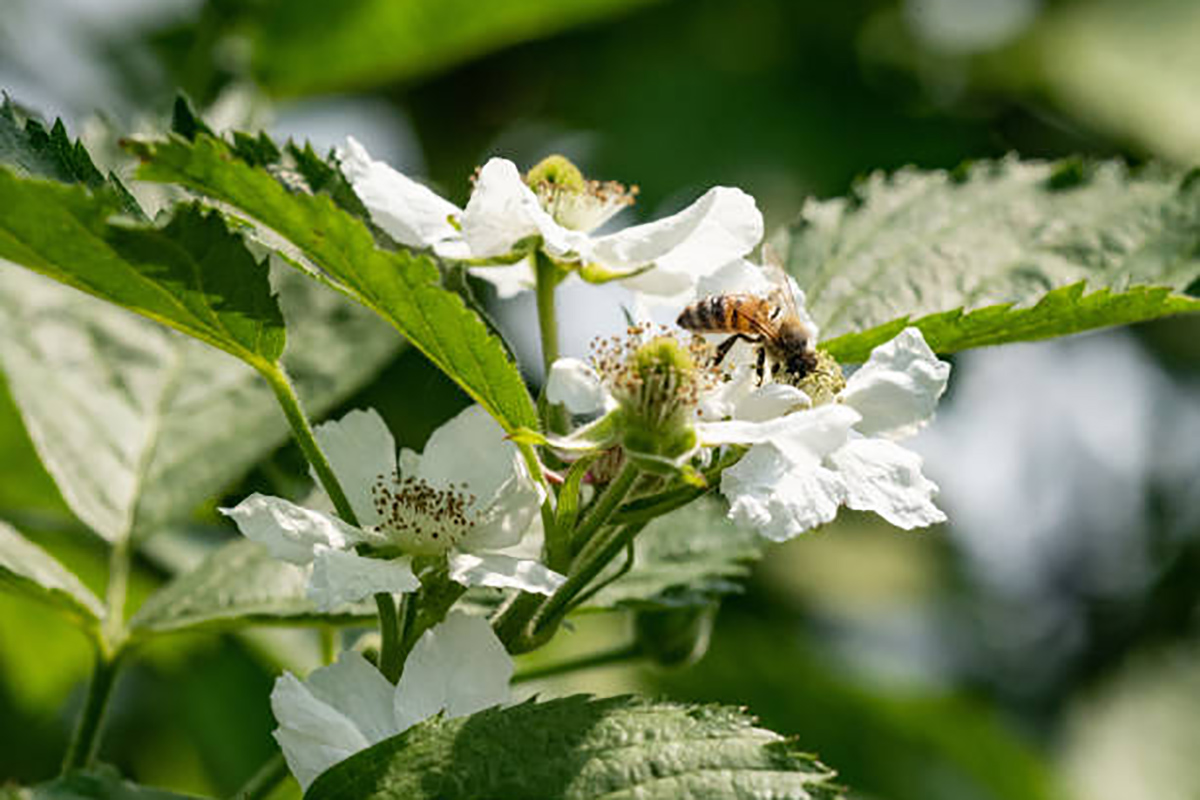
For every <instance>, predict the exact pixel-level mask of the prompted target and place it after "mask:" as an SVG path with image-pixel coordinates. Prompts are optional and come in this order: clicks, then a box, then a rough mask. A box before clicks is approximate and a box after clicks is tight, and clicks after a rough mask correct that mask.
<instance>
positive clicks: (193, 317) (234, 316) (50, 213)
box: [0, 168, 284, 364]
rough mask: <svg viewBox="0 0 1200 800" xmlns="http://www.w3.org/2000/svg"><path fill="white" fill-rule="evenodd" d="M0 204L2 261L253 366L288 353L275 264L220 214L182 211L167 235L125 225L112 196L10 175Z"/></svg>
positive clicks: (4, 176) (0, 190)
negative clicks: (272, 270) (258, 255)
mask: <svg viewBox="0 0 1200 800" xmlns="http://www.w3.org/2000/svg"><path fill="white" fill-rule="evenodd" d="M0 206H3V207H4V208H5V213H4V215H3V216H2V217H0V257H2V258H7V259H8V260H10V261H13V262H15V263H18V264H21V265H23V266H26V267H28V268H30V269H32V270H34V271H35V272H40V273H41V274H43V275H47V276H49V277H51V278H54V279H55V280H58V281H61V282H62V283H65V284H67V285H69V286H74V287H75V288H77V289H81V290H82V291H85V292H88V293H89V294H93V295H95V296H97V297H99V298H101V299H104V300H108V301H109V302H112V303H116V304H117V305H121V306H124V307H126V308H128V309H130V310H131V311H135V312H137V313H139V314H142V315H143V316H146V317H149V318H150V319H153V320H155V321H157V322H161V323H163V324H165V325H169V326H171V327H173V328H176V329H177V330H180V331H183V332H184V333H187V334H189V335H191V336H194V337H196V338H197V339H200V340H202V341H204V342H207V343H208V344H210V345H212V346H214V347H218V348H220V349H222V350H224V351H226V352H228V353H230V354H232V355H234V356H236V357H238V358H240V359H242V360H243V361H246V362H248V363H251V364H263V363H271V362H274V361H275V360H277V359H278V358H279V356H280V354H281V353H282V352H283V346H284V329H283V317H282V316H281V314H280V312H279V306H278V303H277V301H276V299H275V297H274V296H273V295H272V294H271V287H270V284H269V282H268V279H267V266H266V264H265V262H264V263H259V262H258V261H257V260H256V259H255V258H254V257H253V256H252V255H251V254H250V251H249V250H248V249H246V245H245V243H244V242H243V241H242V237H241V236H240V235H238V234H235V233H231V232H230V231H229V230H228V229H227V228H226V227H225V223H224V221H223V219H222V218H221V215H220V214H219V213H218V212H216V211H205V210H204V209H203V208H202V207H201V206H200V205H199V204H195V205H184V206H178V207H176V209H175V214H174V217H173V218H172V219H171V221H170V222H169V223H168V224H167V225H165V226H163V227H157V226H151V225H125V224H119V223H117V222H114V221H112V217H114V216H115V215H117V214H119V213H120V212H121V208H120V207H119V206H118V205H117V204H116V203H115V201H114V198H113V197H112V196H111V195H108V194H103V193H101V194H94V193H92V192H91V191H89V190H87V189H85V188H83V187H82V186H69V185H64V184H60V183H54V182H51V181H42V180H35V179H29V178H20V177H18V176H17V175H15V174H14V173H12V172H10V171H9V170H7V169H3V168H0Z"/></svg>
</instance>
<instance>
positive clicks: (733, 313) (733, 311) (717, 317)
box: [675, 294, 745, 333]
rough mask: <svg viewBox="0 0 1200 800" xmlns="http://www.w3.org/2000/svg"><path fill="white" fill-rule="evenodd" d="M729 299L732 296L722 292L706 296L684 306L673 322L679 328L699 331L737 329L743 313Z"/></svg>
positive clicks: (716, 331)
mask: <svg viewBox="0 0 1200 800" xmlns="http://www.w3.org/2000/svg"><path fill="white" fill-rule="evenodd" d="M731 300H732V298H730V297H729V296H728V295H723V294H718V295H713V296H712V297H706V298H705V299H703V300H701V301H699V302H698V303H693V304H692V305H690V306H688V307H687V308H685V309H684V310H683V313H682V314H680V315H679V319H677V320H676V321H675V323H676V324H677V325H678V326H679V327H681V328H686V329H687V330H689V331H697V332H700V333H703V332H711V333H721V332H732V331H739V330H741V329H742V325H743V324H744V321H743V319H742V318H743V317H744V316H745V314H743V313H742V312H741V311H740V310H739V309H738V304H737V303H736V302H732V301H731Z"/></svg>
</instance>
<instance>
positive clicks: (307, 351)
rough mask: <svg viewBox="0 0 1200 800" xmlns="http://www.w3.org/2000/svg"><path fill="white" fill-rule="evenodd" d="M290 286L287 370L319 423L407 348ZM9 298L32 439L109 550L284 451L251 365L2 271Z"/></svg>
mask: <svg viewBox="0 0 1200 800" xmlns="http://www.w3.org/2000/svg"><path fill="white" fill-rule="evenodd" d="M280 278H281V280H279V281H277V283H278V285H279V289H280V294H281V300H282V305H283V307H284V310H285V313H287V314H288V315H289V316H290V317H291V318H292V319H293V320H294V323H293V325H292V329H293V331H294V335H293V337H292V346H293V350H294V353H295V356H293V355H292V352H293V350H289V353H288V354H287V355H285V357H284V363H285V364H287V365H288V366H289V368H291V371H292V373H293V375H294V377H295V380H296V384H297V388H298V390H299V393H300V396H301V398H302V399H303V400H304V401H305V403H306V405H307V407H308V409H309V412H310V413H312V414H314V415H318V416H319V415H320V414H322V413H324V412H326V411H328V409H330V408H331V407H332V406H333V405H334V404H335V403H337V402H338V401H340V400H341V399H342V398H344V397H345V396H346V395H347V394H349V392H350V391H351V390H353V389H354V388H356V387H357V386H359V385H361V384H362V383H363V382H364V381H365V380H366V379H367V378H369V377H371V376H373V375H374V374H375V372H376V371H378V369H379V368H380V367H381V366H382V364H383V363H385V362H386V361H387V360H388V359H389V358H390V357H391V356H392V354H393V353H394V352H395V349H396V347H397V346H398V342H397V340H396V338H395V337H394V336H393V335H391V334H389V333H388V332H387V331H386V329H385V328H384V326H382V325H381V324H380V323H379V322H378V321H377V320H376V319H374V318H373V316H372V315H370V314H369V313H367V312H365V311H363V310H361V309H358V308H356V307H354V306H353V305H352V304H348V303H347V302H346V301H345V300H344V299H342V298H340V297H338V296H337V295H336V293H333V292H329V291H326V290H324V289H322V288H321V287H320V286H318V285H317V284H315V283H314V282H313V281H311V280H309V279H308V278H305V277H304V276H302V275H300V274H298V273H295V272H293V271H291V270H286V271H284V272H283V273H282V274H281V276H280ZM0 287H2V288H3V291H0V363H2V364H3V366H4V370H5V373H6V375H7V377H8V382H9V388H10V390H11V392H12V395H13V398H14V400H15V401H16V403H17V406H18V408H19V409H20V410H21V416H22V418H23V420H24V422H25V426H26V428H27V430H28V431H29V434H30V437H31V438H32V439H33V442H34V444H35V446H36V447H37V450H38V453H39V455H40V456H41V458H42V461H43V463H44V464H45V465H46V467H47V470H48V471H49V472H50V474H51V475H52V476H54V479H55V481H56V483H57V484H58V486H59V489H60V491H61V492H62V494H63V497H64V499H65V500H66V501H67V503H68V505H69V506H70V507H71V509H72V510H73V511H74V512H75V513H76V515H78V517H79V518H80V519H81V520H82V521H83V522H84V523H86V524H87V525H89V526H90V527H91V528H93V529H94V530H95V531H96V532H97V533H100V534H101V535H102V536H104V537H105V538H107V539H109V540H110V541H117V540H119V539H121V538H123V537H125V536H128V535H130V534H131V533H133V532H135V531H137V532H139V533H141V534H149V533H153V532H156V530H157V529H158V528H159V527H161V526H162V525H163V524H164V523H166V522H168V521H171V520H177V519H180V518H181V517H183V516H185V515H187V514H188V513H189V512H191V511H192V510H193V509H194V508H195V507H196V506H197V505H199V504H200V503H201V502H203V501H204V500H206V499H208V498H210V497H212V496H213V495H214V494H215V493H216V492H218V491H219V490H220V489H222V488H223V487H224V486H226V485H227V484H228V483H230V482H231V481H234V480H236V479H237V477H238V476H239V475H240V474H241V473H243V472H244V471H245V470H247V469H248V468H249V467H250V466H251V465H253V464H254V463H256V462H257V461H259V460H260V459H261V458H262V457H263V456H264V455H265V454H266V453H268V452H270V451H271V450H273V449H274V448H276V447H278V446H279V445H280V444H281V443H283V442H284V441H285V440H286V438H287V431H288V428H287V424H286V422H285V420H284V418H283V415H282V414H281V413H280V412H279V410H278V408H277V406H276V402H275V398H274V396H273V395H272V393H271V391H270V389H269V388H268V387H267V385H266V384H265V382H264V381H263V380H262V379H261V378H260V377H259V376H258V375H257V374H256V373H255V372H254V371H253V370H251V369H250V368H249V367H248V366H246V365H244V364H242V363H241V362H239V361H237V360H235V359H232V358H229V357H228V356H226V355H224V354H222V353H220V352H218V351H216V350H214V349H212V348H210V347H208V346H206V345H204V344H201V343H200V342H198V341H194V340H191V339H188V338H185V337H181V336H178V335H176V334H173V333H171V332H170V331H168V330H166V329H165V328H162V327H161V326H159V325H156V324H154V323H152V322H149V321H148V320H145V319H142V318H140V317H136V316H133V315H131V314H129V313H127V312H125V311H123V310H121V309H119V308H117V307H115V306H112V305H110V304H108V303H104V302H101V301H98V300H95V299H93V298H90V297H88V296H86V295H83V294H81V293H79V292H76V291H74V290H72V289H69V288H66V287H64V286H61V285H59V284H55V283H53V282H51V281H48V280H46V279H44V278H41V277H39V276H37V275H34V274H33V273H30V272H26V271H25V270H19V269H13V268H11V267H10V268H7V269H5V270H3V271H0Z"/></svg>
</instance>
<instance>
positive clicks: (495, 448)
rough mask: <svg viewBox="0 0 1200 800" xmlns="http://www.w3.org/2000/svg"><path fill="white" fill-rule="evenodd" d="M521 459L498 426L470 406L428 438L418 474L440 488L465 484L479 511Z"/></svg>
mask: <svg viewBox="0 0 1200 800" xmlns="http://www.w3.org/2000/svg"><path fill="white" fill-rule="evenodd" d="M520 458H521V457H520V453H519V452H518V451H517V448H516V445H514V444H513V443H512V442H511V441H509V440H508V438H507V436H506V434H505V433H504V429H503V428H501V427H500V424H499V423H497V422H496V420H494V419H492V417H491V415H490V414H488V413H487V411H485V410H484V409H483V406H480V405H472V406H469V407H467V408H465V409H463V410H462V411H461V412H459V413H458V415H457V416H455V417H453V418H451V419H450V420H449V421H447V422H446V423H444V424H443V425H442V426H441V427H439V428H438V429H437V430H435V431H434V432H433V434H432V435H430V437H429V441H428V442H426V443H425V452H424V453H422V454H421V461H420V465H419V466H418V467H417V474H418V475H419V476H420V477H422V478H424V479H425V480H426V481H428V482H429V483H430V484H431V485H433V486H436V487H439V488H443V487H447V486H449V485H451V484H460V483H464V482H465V483H466V484H467V492H469V493H470V494H473V495H475V497H476V504H475V505H476V507H479V508H482V507H486V506H487V505H488V504H490V503H491V501H492V499H493V498H494V497H495V495H496V492H497V490H498V489H499V488H500V487H501V486H503V485H504V484H505V482H507V481H508V480H509V479H510V478H512V477H513V475H515V474H516V472H517V464H518V463H519V462H520Z"/></svg>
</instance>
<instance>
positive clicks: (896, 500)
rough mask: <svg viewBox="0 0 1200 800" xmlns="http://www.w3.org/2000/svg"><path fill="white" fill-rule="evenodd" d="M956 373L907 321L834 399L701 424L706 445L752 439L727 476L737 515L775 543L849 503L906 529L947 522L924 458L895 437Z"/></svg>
mask: <svg viewBox="0 0 1200 800" xmlns="http://www.w3.org/2000/svg"><path fill="white" fill-rule="evenodd" d="M949 374H950V365H949V364H947V363H945V362H944V361H940V360H938V358H937V356H935V355H934V353H933V351H932V350H930V348H929V345H928V344H926V343H925V339H924V337H923V336H922V335H921V332H920V330H918V329H917V328H906V329H904V330H903V331H902V332H901V333H900V334H899V335H898V336H897V337H896V338H895V339H892V340H891V341H890V342H887V343H885V344H883V345H880V346H879V347H877V348H875V350H874V351H873V352H872V353H871V357H870V359H869V360H868V361H867V363H866V364H864V365H863V366H862V367H861V368H860V369H859V370H857V371H856V372H855V373H854V374H853V375H851V376H850V378H849V380H848V381H847V382H846V387H845V388H844V389H843V390H842V391H841V392H840V393H838V395H837V396H836V397H835V398H834V401H833V402H831V403H828V404H825V405H819V406H817V407H816V408H812V409H806V410H796V411H792V412H791V413H787V414H785V415H784V416H776V417H773V418H768V419H765V420H759V421H756V420H753V419H749V418H743V419H740V420H739V419H735V420H730V421H724V422H701V423H698V424H697V429H698V432H699V434H700V439H701V441H702V442H704V443H705V444H712V445H715V444H732V443H737V444H749V445H752V446H751V448H750V450H749V452H747V453H746V455H745V456H744V457H743V458H742V459H741V460H740V461H739V462H738V463H736V464H734V465H733V466H732V467H729V468H728V469H726V470H725V471H724V472H723V473H722V475H721V492H722V494H724V495H725V497H726V498H727V499H728V500H729V503H730V511H729V516H730V518H731V519H733V520H734V521H735V522H738V523H740V524H743V525H747V526H752V527H754V528H756V529H757V530H758V531H759V532H760V533H761V534H762V535H763V536H766V537H767V538H769V539H772V540H775V541H784V540H786V539H790V538H792V537H794V536H796V535H798V534H800V533H803V532H804V531H806V530H809V529H811V528H814V527H816V526H818V525H820V524H822V523H825V522H829V521H830V520H832V519H833V518H834V516H836V514H837V509H838V507H840V506H842V505H845V506H848V507H849V508H853V509H856V510H859V511H874V512H875V513H877V514H879V515H880V516H881V517H883V518H884V519H886V520H887V521H888V522H890V523H892V524H893V525H896V526H897V527H900V528H904V529H912V528H917V527H923V526H926V525H932V524H934V523H937V522H944V521H945V519H946V516H945V514H943V513H942V511H941V510H940V509H939V508H938V507H937V506H935V505H934V503H933V496H934V494H936V492H937V486H936V485H935V484H934V483H933V482H932V481H930V480H928V479H927V478H925V476H924V475H922V474H921V458H920V456H918V455H917V454H916V453H913V452H912V451H910V450H906V449H904V448H903V447H901V446H900V445H898V444H896V440H898V439H902V438H905V437H907V436H910V435H912V434H913V433H915V432H916V431H917V430H918V429H919V428H920V427H921V426H922V425H924V424H925V423H926V422H928V420H929V419H930V418H931V417H932V415H933V411H934V408H935V407H936V405H937V401H938V398H939V397H940V396H941V394H942V392H943V391H944V390H945V388H946V381H947V379H948V378H949ZM764 388H765V387H764Z"/></svg>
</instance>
